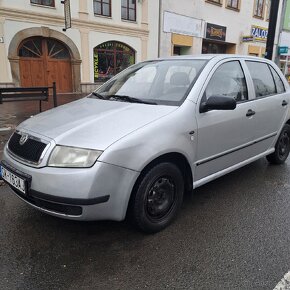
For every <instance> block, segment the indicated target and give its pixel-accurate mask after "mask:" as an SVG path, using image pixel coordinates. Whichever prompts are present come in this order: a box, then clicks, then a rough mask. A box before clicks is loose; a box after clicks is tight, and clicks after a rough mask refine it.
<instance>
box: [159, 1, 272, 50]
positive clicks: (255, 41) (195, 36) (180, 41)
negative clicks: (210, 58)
mask: <svg viewBox="0 0 290 290" xmlns="http://www.w3.org/2000/svg"><path fill="white" fill-rule="evenodd" d="M269 8H270V1H268V0H267V1H266V0H248V1H245V0H196V1H188V0H179V1H175V0H161V10H162V13H161V21H160V23H161V26H160V31H161V33H160V50H159V51H160V56H168V55H174V54H200V53H238V54H250V55H256V56H263V55H264V54H265V47H266V38H267V33H268V24H269V11H270V9H269Z"/></svg>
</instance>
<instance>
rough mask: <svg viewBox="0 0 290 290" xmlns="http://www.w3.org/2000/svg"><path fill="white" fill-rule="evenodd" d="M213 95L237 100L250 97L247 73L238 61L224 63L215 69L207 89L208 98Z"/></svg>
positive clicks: (206, 95)
mask: <svg viewBox="0 0 290 290" xmlns="http://www.w3.org/2000/svg"><path fill="white" fill-rule="evenodd" d="M213 95H215V96H216V95H223V96H226V97H232V98H234V99H235V100H236V101H237V102H240V101H245V100H247V99H248V90H247V85H246V80H245V75H244V72H243V70H242V68H241V65H240V63H239V62H238V61H231V62H227V63H224V64H222V65H221V66H220V67H219V68H218V69H217V70H216V71H215V73H214V74H213V76H212V78H211V80H210V82H209V84H208V86H207V88H206V90H205V97H206V98H207V99H208V98H209V97H210V96H213Z"/></svg>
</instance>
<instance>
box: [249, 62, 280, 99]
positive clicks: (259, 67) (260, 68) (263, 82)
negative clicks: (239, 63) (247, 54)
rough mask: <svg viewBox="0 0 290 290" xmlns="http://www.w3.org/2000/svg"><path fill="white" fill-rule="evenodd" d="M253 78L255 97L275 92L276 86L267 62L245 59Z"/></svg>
mask: <svg viewBox="0 0 290 290" xmlns="http://www.w3.org/2000/svg"><path fill="white" fill-rule="evenodd" d="M246 64H247V66H248V68H249V71H250V74H251V76H252V79H253V83H254V87H255V93H256V98H261V97H266V96H269V95H273V94H275V93H276V86H275V83H274V79H273V77H272V74H271V71H270V69H269V67H268V64H267V63H263V62H257V61H246Z"/></svg>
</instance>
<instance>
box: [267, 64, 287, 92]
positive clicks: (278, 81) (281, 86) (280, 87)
mask: <svg viewBox="0 0 290 290" xmlns="http://www.w3.org/2000/svg"><path fill="white" fill-rule="evenodd" d="M269 67H270V70H271V72H272V75H273V77H274V81H275V85H276V92H277V93H278V94H282V93H284V92H285V87H284V84H283V82H282V80H281V78H280V76H279V75H278V73H277V72H276V71H275V70H274V69H273V68H272V67H271V66H269Z"/></svg>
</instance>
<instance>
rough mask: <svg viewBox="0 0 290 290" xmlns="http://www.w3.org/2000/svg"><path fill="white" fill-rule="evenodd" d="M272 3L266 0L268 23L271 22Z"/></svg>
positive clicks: (270, 0)
mask: <svg viewBox="0 0 290 290" xmlns="http://www.w3.org/2000/svg"><path fill="white" fill-rule="evenodd" d="M271 2H272V0H266V7H267V9H265V10H266V12H265V13H266V15H265V19H266V21H270V10H271Z"/></svg>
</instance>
